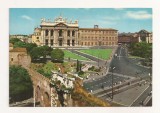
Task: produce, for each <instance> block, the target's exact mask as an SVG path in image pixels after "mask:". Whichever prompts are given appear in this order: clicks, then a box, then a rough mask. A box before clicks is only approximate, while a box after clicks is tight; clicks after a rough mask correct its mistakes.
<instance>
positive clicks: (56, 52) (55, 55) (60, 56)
mask: <svg viewBox="0 0 160 113" xmlns="http://www.w3.org/2000/svg"><path fill="white" fill-rule="evenodd" d="M51 58H52V60H53V61H57V62H63V60H64V52H63V51H62V50H61V49H53V50H52V52H51Z"/></svg>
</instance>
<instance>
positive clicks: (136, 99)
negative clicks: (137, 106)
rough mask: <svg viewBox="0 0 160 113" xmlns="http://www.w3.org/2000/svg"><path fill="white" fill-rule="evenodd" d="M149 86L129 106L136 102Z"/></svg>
mask: <svg viewBox="0 0 160 113" xmlns="http://www.w3.org/2000/svg"><path fill="white" fill-rule="evenodd" d="M148 88H149V86H148V87H147V88H146V89H145V90H144V91H143V92H142V93H141V94H140V95H139V96H138V97H137V98H136V99H135V100H134V101H133V102H132V103H131V104H130V105H129V106H132V104H133V103H134V102H136V100H137V99H138V98H139V97H140V96H141V95H142V94H143V93H144V92H145V91H146V90H147V89H148Z"/></svg>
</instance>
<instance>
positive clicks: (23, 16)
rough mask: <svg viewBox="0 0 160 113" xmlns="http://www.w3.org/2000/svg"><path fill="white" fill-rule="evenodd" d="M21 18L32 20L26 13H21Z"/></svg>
mask: <svg viewBox="0 0 160 113" xmlns="http://www.w3.org/2000/svg"><path fill="white" fill-rule="evenodd" d="M21 18H23V19H26V20H31V21H32V20H33V19H32V18H31V17H30V16H27V15H22V16H21Z"/></svg>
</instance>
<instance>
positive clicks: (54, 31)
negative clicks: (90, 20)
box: [32, 16, 118, 47]
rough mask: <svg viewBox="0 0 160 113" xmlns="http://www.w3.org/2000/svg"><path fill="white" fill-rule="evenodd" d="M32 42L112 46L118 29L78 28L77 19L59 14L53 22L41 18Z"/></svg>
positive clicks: (49, 44) (116, 41)
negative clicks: (70, 19) (70, 18)
mask: <svg viewBox="0 0 160 113" xmlns="http://www.w3.org/2000/svg"><path fill="white" fill-rule="evenodd" d="M32 43H36V44H37V45H39V46H43V45H48V46H51V47H70V46H71V47H73V46H76V47H81V46H100V45H101V46H102V45H104V46H108V45H110V46H114V45H117V44H118V30H116V29H111V28H99V27H98V25H95V26H94V28H79V25H78V21H77V20H76V21H74V22H72V21H70V22H68V21H67V19H64V18H62V17H61V16H59V17H58V18H56V19H55V20H54V21H53V22H51V21H50V20H46V19H41V24H40V28H35V29H34V34H33V35H32Z"/></svg>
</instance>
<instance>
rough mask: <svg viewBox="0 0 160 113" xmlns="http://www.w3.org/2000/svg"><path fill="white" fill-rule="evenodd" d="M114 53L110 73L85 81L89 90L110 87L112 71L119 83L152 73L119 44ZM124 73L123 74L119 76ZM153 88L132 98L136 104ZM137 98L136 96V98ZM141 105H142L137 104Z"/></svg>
mask: <svg viewBox="0 0 160 113" xmlns="http://www.w3.org/2000/svg"><path fill="white" fill-rule="evenodd" d="M115 54H116V55H114V57H113V59H112V61H111V64H110V67H111V68H110V69H109V74H107V75H103V76H102V77H98V78H97V79H96V78H95V79H92V80H91V81H88V82H85V83H84V88H86V89H87V90H88V91H90V92H92V91H95V90H98V89H100V88H101V89H102V88H103V87H110V86H111V85H112V83H111V81H112V77H111V75H112V74H111V73H113V78H114V80H113V81H114V83H118V82H120V81H124V80H126V79H127V76H128V79H132V78H136V77H139V78H142V79H143V78H144V79H146V78H149V73H151V70H150V69H148V68H145V67H142V66H139V65H137V59H130V58H128V53H127V49H126V48H124V47H122V46H119V47H118V48H117V51H116V53H115ZM113 67H114V69H113ZM118 75H122V76H118ZM123 75H125V76H123ZM151 90H152V88H151V87H149V89H147V90H146V91H145V92H143V93H144V94H143V93H142V94H141V96H138V97H137V100H132V101H133V102H134V101H135V103H133V105H134V106H136V105H137V103H139V101H142V100H144V98H145V97H146V94H148V91H151ZM137 95H138V94H137ZM134 99H135V98H134ZM137 106H140V105H137Z"/></svg>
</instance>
